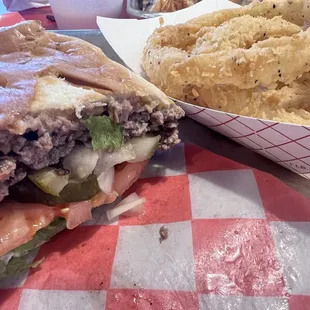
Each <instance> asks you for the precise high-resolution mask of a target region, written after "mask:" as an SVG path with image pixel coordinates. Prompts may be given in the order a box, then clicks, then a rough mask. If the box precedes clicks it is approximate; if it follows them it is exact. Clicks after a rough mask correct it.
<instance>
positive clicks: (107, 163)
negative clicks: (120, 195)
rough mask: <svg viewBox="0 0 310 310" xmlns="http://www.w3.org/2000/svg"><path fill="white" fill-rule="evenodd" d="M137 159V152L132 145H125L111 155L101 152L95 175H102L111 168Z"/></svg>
mask: <svg viewBox="0 0 310 310" xmlns="http://www.w3.org/2000/svg"><path fill="white" fill-rule="evenodd" d="M134 158H135V152H134V151H133V147H132V145H131V144H130V143H126V144H124V145H123V146H122V147H121V148H120V149H119V150H117V151H115V152H112V153H109V152H107V151H99V160H98V162H97V165H96V168H95V171H94V173H95V174H96V175H100V174H101V173H102V172H105V171H107V170H108V169H109V168H111V167H113V166H115V165H117V164H120V163H123V162H125V161H128V160H132V159H134Z"/></svg>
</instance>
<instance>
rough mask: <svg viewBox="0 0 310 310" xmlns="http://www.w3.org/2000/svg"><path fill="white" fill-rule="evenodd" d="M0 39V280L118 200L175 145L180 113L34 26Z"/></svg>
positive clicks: (78, 43) (76, 46) (149, 88)
mask: <svg viewBox="0 0 310 310" xmlns="http://www.w3.org/2000/svg"><path fill="white" fill-rule="evenodd" d="M0 40H1V42H2V43H1V45H0V201H1V203H0V277H1V276H8V275H11V274H14V273H17V272H19V271H21V270H22V269H23V268H27V267H29V266H28V265H27V263H26V256H27V253H28V252H29V251H30V250H32V249H34V248H36V247H38V246H40V245H41V244H42V243H44V242H46V241H48V240H49V239H50V238H51V237H52V236H54V235H55V234H56V233H58V232H59V231H61V230H63V229H65V228H66V227H67V228H69V229H72V228H75V227H76V226H78V225H79V224H81V223H82V222H84V221H86V220H88V219H90V218H91V210H92V209H93V208H95V207H98V206H101V205H103V204H108V203H111V202H113V201H114V200H115V199H116V198H117V197H118V196H120V195H122V194H123V193H124V192H125V191H126V190H127V189H128V188H129V187H130V186H131V185H132V184H133V183H134V182H135V181H136V180H137V179H138V178H139V176H140V174H141V173H142V171H143V169H144V167H145V166H146V164H147V162H148V160H149V158H150V157H152V155H153V154H154V152H155V150H156V149H157V148H160V149H163V150H166V149H169V148H170V147H171V146H173V145H174V144H176V143H179V138H178V128H177V125H178V120H179V119H180V118H181V117H183V116H184V111H183V110H182V109H181V108H179V107H177V106H176V105H175V104H174V103H173V102H172V101H171V100H170V99H168V98H167V96H165V95H164V94H163V93H162V92H161V91H160V90H158V89H157V88H156V87H155V86H153V85H152V84H150V83H148V82H146V81H145V80H143V79H142V78H141V77H139V76H137V75H136V74H134V73H133V72H131V71H129V70H127V69H126V68H124V67H123V66H121V65H119V64H117V63H115V62H113V61H111V60H110V59H108V58H107V57H106V56H105V55H104V54H103V53H102V51H101V50H100V49H99V48H97V47H95V46H93V45H91V44H89V43H87V42H84V41H82V40H80V39H76V38H72V37H67V36H62V35H58V34H55V33H48V32H45V31H44V29H43V28H42V27H41V25H40V23H39V22H36V21H27V22H23V23H20V24H17V25H15V26H12V27H6V28H0ZM131 198H132V197H131ZM137 199H139V197H137ZM139 203H140V204H141V199H140V200H139V201H138V202H137V203H136V204H137V205H138V204H139ZM130 204H131V205H133V206H135V203H134V202H133V201H132V199H131V201H130ZM128 208H129V207H128V206H126V207H124V205H122V206H121V207H119V208H118V211H117V212H116V213H119V212H120V210H123V209H124V210H127V209H128ZM116 213H115V214H116ZM110 215H111V216H112V215H113V214H110Z"/></svg>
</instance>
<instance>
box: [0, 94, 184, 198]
mask: <svg viewBox="0 0 310 310" xmlns="http://www.w3.org/2000/svg"><path fill="white" fill-rule="evenodd" d="M85 113H87V114H88V115H94V114H95V115H98V114H103V113H108V114H110V115H111V116H112V118H114V119H116V120H117V121H119V122H120V123H121V124H122V126H123V128H124V137H125V140H126V141H127V140H129V139H130V138H132V137H141V136H144V135H145V134H146V133H148V132H152V133H154V134H155V135H157V134H160V135H161V148H162V149H168V148H170V147H171V146H172V145H174V144H176V143H179V141H180V140H179V138H178V129H177V123H178V119H179V118H181V117H182V116H183V113H184V112H183V110H181V109H180V108H178V107H177V106H176V105H171V107H169V108H167V109H163V110H159V109H156V108H155V109H154V111H148V109H147V107H145V106H142V105H139V103H138V102H137V101H135V100H127V99H125V100H123V101H121V102H119V101H116V100H112V101H111V103H110V104H109V107H108V108H101V109H94V110H92V111H88V112H87V111H85ZM23 121H24V123H25V124H26V125H27V128H28V130H27V132H26V133H25V134H24V135H21V136H17V135H12V134H10V133H9V132H8V131H0V152H1V153H0V154H1V156H0V163H1V160H2V161H3V160H4V158H5V160H6V163H8V162H9V163H11V164H10V165H7V167H8V168H7V169H8V170H7V171H6V172H5V170H4V173H7V174H8V177H7V178H6V179H3V180H1V179H0V201H1V200H2V199H3V197H5V196H6V195H7V194H8V187H9V186H11V185H13V184H15V183H16V182H18V181H20V180H21V179H23V178H24V177H25V176H26V172H25V171H26V170H27V169H28V168H30V169H35V170H39V169H42V168H45V167H48V166H50V165H54V164H57V163H58V162H59V161H60V159H61V158H63V157H65V156H67V155H68V154H69V153H70V152H71V150H72V149H73V148H74V146H75V144H76V143H77V142H82V143H85V144H87V143H90V142H91V139H90V135H89V132H88V130H87V129H86V127H85V126H84V125H83V123H81V122H80V121H79V120H78V119H76V118H75V119H71V120H70V119H67V118H66V117H64V116H54V117H51V116H48V115H40V116H38V117H33V116H27V117H26V118H25V119H24V120H23ZM12 163H13V164H12ZM4 166H5V165H4ZM17 167H18V169H17ZM0 172H1V171H0Z"/></svg>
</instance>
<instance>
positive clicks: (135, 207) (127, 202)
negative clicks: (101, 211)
mask: <svg viewBox="0 0 310 310" xmlns="http://www.w3.org/2000/svg"><path fill="white" fill-rule="evenodd" d="M145 201H146V199H145V198H139V196H138V195H137V194H136V193H133V194H131V195H129V196H128V197H126V198H125V199H124V200H122V201H121V202H120V203H119V204H118V205H117V206H116V207H115V208H113V209H110V210H108V211H107V217H108V219H109V221H110V220H112V219H113V218H115V217H117V216H120V215H121V214H122V215H125V216H132V215H137V214H142V213H143V203H144V202H145ZM141 211H142V213H141Z"/></svg>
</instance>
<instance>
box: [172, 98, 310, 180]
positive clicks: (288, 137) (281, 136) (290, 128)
mask: <svg viewBox="0 0 310 310" xmlns="http://www.w3.org/2000/svg"><path fill="white" fill-rule="evenodd" d="M177 102H178V104H179V105H180V106H181V107H182V108H183V109H184V110H185V111H186V114H187V116H189V117H191V118H193V119H194V120H196V121H198V122H199V123H201V124H203V125H206V126H207V127H209V128H210V129H212V130H215V131H217V132H219V133H221V134H223V135H224V136H226V137H228V138H230V139H232V140H234V141H235V142H238V143H240V144H242V145H244V146H246V147H247V148H249V149H251V150H253V151H255V152H257V153H258V154H260V155H263V156H264V157H267V158H269V159H271V160H272V161H274V162H276V163H277V164H280V165H281V166H283V167H285V168H287V169H289V170H291V171H293V172H295V173H297V174H299V175H301V176H303V177H305V178H307V179H310V127H309V126H301V125H295V124H285V123H279V122H274V121H268V120H263V119H257V118H252V117H246V116H240V115H236V114H231V113H225V112H221V111H215V110H211V109H207V108H202V107H198V106H194V105H192V104H189V103H184V102H181V101H177Z"/></svg>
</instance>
